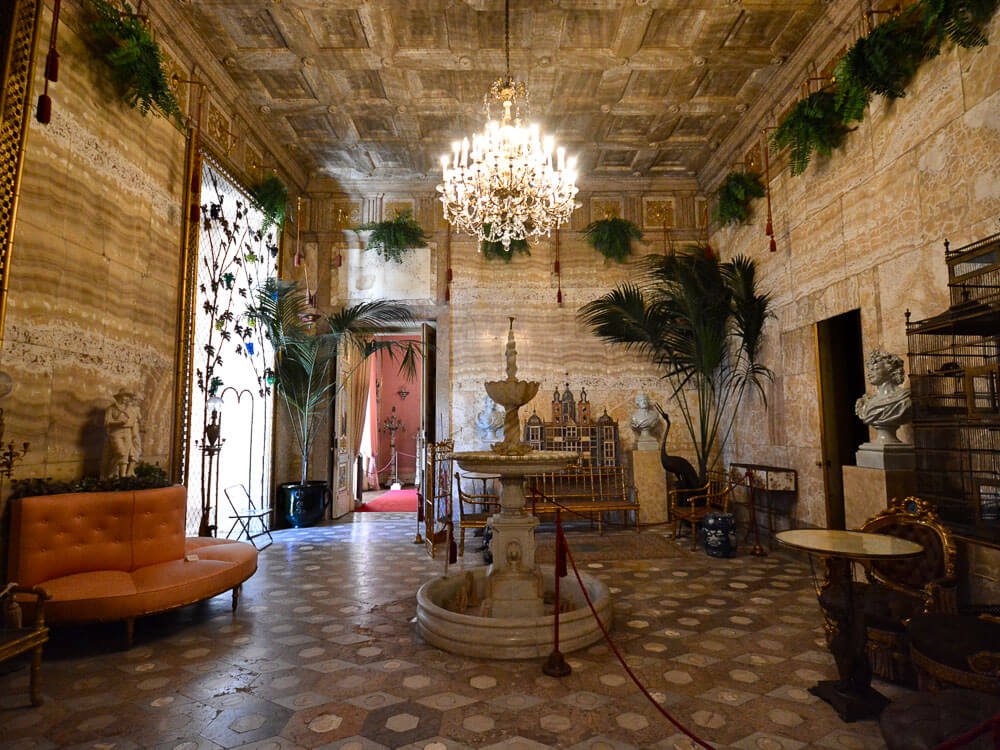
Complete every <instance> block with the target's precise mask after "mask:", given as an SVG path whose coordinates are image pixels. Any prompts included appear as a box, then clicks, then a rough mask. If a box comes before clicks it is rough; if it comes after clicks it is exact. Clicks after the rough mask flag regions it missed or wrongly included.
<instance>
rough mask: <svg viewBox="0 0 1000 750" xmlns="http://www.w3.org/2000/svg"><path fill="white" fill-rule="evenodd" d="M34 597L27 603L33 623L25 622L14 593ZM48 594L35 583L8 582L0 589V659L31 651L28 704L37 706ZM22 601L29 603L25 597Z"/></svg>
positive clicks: (40, 698) (45, 637) (39, 703)
mask: <svg viewBox="0 0 1000 750" xmlns="http://www.w3.org/2000/svg"><path fill="white" fill-rule="evenodd" d="M15 594H20V595H22V596H26V597H34V602H31V603H30V609H31V610H33V612H32V623H31V624H30V625H25V624H23V623H22V622H20V619H21V610H20V605H19V604H18V603H17V602H15V601H14V595H15ZM48 598H49V595H48V594H47V593H46V592H45V591H44V590H43V589H40V588H38V587H37V586H32V587H30V588H29V587H27V586H18V585H17V584H16V583H10V584H8V585H7V586H6V587H4V588H3V589H0V662H3V661H6V660H7V659H12V658H13V657H15V656H18V655H19V654H24V653H27V652H28V651H31V677H30V683H29V685H30V694H31V705H33V706H40V705H41V704H42V696H41V693H40V692H39V682H40V676H39V672H40V671H41V667H42V648H43V647H44V645H45V642H46V641H47V640H48V639H49V629H48V628H47V627H46V626H45V614H44V607H45V600H46V599H48ZM25 603H28V601H27V600H25Z"/></svg>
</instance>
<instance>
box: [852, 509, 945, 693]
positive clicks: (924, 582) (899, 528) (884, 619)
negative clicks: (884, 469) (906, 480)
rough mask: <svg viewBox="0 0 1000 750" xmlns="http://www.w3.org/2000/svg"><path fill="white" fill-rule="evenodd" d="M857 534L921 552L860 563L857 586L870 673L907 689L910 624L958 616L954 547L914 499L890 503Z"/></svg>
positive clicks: (910, 677) (931, 511)
mask: <svg viewBox="0 0 1000 750" xmlns="http://www.w3.org/2000/svg"><path fill="white" fill-rule="evenodd" d="M861 531H867V532H870V533H875V534H889V535H891V536H897V537H900V538H902V539H908V540H910V541H913V542H917V543H918V544H920V545H922V546H923V548H924V554H923V555H922V556H921V557H918V558H916V559H909V560H896V561H892V560H886V561H876V560H870V561H866V562H865V563H864V568H865V575H866V578H867V579H868V583H867V585H866V584H860V587H861V588H862V590H863V592H864V595H865V603H864V605H865V627H866V630H867V635H868V642H867V650H868V660H869V662H870V663H871V666H872V672H873V673H874V674H875V675H877V676H879V677H882V678H884V679H887V680H892V681H894V682H904V683H912V682H913V681H914V674H913V666H912V664H911V662H910V648H909V638H908V635H907V626H908V625H909V623H910V620H911V619H912V618H913V617H915V616H916V615H920V614H925V613H936V612H941V613H957V612H958V603H957V599H956V572H955V558H956V551H955V545H954V543H953V541H952V539H951V535H950V534H949V533H948V531H947V529H945V527H944V526H943V525H942V524H941V522H940V520H939V519H938V516H937V513H936V512H935V510H934V507H933V506H932V505H931V504H930V503H929V502H927V501H926V500H921V499H920V498H918V497H907V498H893V499H892V500H890V501H889V507H888V508H886V509H885V510H883V511H882V512H881V513H879V514H878V515H877V516H875V517H873V518H870V519H869V520H867V521H865V523H864V524H863V525H862V526H861Z"/></svg>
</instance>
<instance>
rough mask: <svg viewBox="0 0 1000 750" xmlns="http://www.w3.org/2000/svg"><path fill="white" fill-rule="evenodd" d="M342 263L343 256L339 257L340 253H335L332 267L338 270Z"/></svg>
mask: <svg viewBox="0 0 1000 750" xmlns="http://www.w3.org/2000/svg"><path fill="white" fill-rule="evenodd" d="M343 262H344V256H343V255H341V254H340V253H337V255H336V257H335V258H334V259H333V267H334V268H340V266H341V265H342V264H343Z"/></svg>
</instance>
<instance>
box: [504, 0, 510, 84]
mask: <svg viewBox="0 0 1000 750" xmlns="http://www.w3.org/2000/svg"><path fill="white" fill-rule="evenodd" d="M503 51H504V58H505V59H506V61H507V80H508V81H509V80H510V0H504V2H503Z"/></svg>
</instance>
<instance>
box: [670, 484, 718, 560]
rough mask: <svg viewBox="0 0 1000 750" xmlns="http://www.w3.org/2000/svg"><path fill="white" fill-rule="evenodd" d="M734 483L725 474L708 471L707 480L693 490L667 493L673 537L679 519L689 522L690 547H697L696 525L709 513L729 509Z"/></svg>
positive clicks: (679, 522)
mask: <svg viewBox="0 0 1000 750" xmlns="http://www.w3.org/2000/svg"><path fill="white" fill-rule="evenodd" d="M734 486H735V484H733V483H731V482H728V481H727V478H726V475H725V474H720V473H717V472H710V473H709V476H708V482H707V483H706V484H705V485H704V486H703V487H698V488H697V489H694V490H685V489H674V490H670V491H669V492H668V493H667V506H668V508H669V509H670V517H671V518H672V519H673V521H674V538H675V539H677V538H678V537H679V535H680V529H681V521H687V522H688V523H689V524H691V549H692V551H693V550H695V549H697V548H698V534H697V525H698V524H699V523H701V521H702V519H703V518H704V517H705V516H707V515H708V514H709V513H715V512H722V513H727V512H728V511H729V503H730V502H731V501H732V497H733V487H734Z"/></svg>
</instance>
